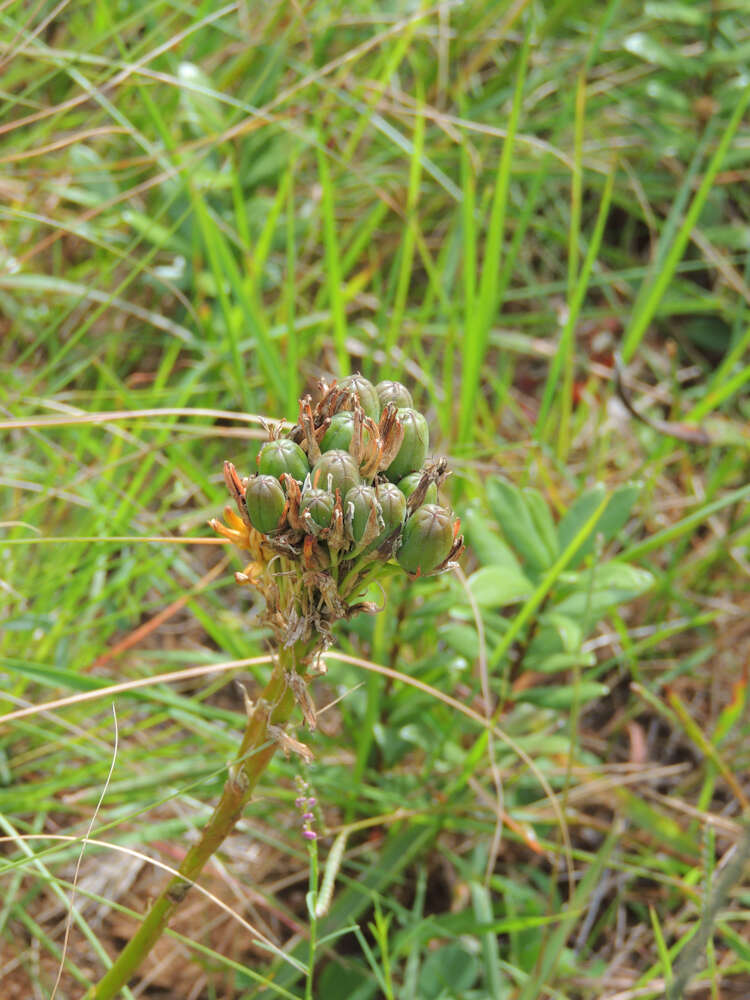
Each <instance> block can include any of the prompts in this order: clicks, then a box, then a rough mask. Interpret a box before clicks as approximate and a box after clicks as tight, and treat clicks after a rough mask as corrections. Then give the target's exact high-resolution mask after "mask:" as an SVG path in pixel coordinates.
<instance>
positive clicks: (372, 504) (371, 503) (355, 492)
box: [344, 483, 380, 545]
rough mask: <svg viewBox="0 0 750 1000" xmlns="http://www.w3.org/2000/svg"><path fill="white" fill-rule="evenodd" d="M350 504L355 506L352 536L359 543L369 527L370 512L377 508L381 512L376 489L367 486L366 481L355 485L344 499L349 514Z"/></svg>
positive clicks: (355, 542)
mask: <svg viewBox="0 0 750 1000" xmlns="http://www.w3.org/2000/svg"><path fill="white" fill-rule="evenodd" d="M349 504H351V505H352V508H353V513H352V522H351V528H352V537H353V538H354V544H355V545H359V543H360V542H361V541H362V538H363V537H364V534H365V531H366V529H367V524H368V522H369V520H370V512H371V511H372V510H373V508H375V510H376V511H377V512H378V514H379V513H380V510H379V505H378V501H377V497H376V495H375V490H374V489H373V488H372V486H366V485H365V484H364V483H360V484H359V486H353V487H352V488H351V489H350V490H349V492H348V493H347V494H346V498H345V500H344V510H345V511H346V512H347V514H349ZM370 537H372V536H370Z"/></svg>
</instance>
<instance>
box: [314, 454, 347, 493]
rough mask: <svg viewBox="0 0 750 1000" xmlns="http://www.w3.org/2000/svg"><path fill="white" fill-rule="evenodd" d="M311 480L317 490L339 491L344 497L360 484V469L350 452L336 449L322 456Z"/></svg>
mask: <svg viewBox="0 0 750 1000" xmlns="http://www.w3.org/2000/svg"><path fill="white" fill-rule="evenodd" d="M311 478H312V484H313V486H315V487H316V489H321V490H330V492H334V490H339V492H340V493H341V496H342V497H344V496H346V494H347V492H348V491H349V490H350V489H351V488H352V486H357V485H358V484H359V469H358V468H357V463H356V462H355V461H354V459H353V458H352V456H351V455H350V454H349V452H348V451H342V450H341V449H334V450H333V451H327V452H325V454H323V455H321V456H320V458H319V459H318V461H317V462H316V463H315V465H314V466H313V470H312V477H311Z"/></svg>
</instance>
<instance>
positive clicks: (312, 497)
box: [299, 487, 335, 528]
mask: <svg viewBox="0 0 750 1000" xmlns="http://www.w3.org/2000/svg"><path fill="white" fill-rule="evenodd" d="M334 504H335V500H334V498H333V496H332V495H331V494H330V493H329V492H328V491H327V490H317V489H315V488H314V487H311V488H310V489H306V490H304V491H303V492H302V500H301V501H300V507H299V509H300V514H304V513H305V511H308V512H309V514H310V517H311V518H312V519H313V521H315V523H316V524H317V525H318V527H319V528H327V527H328V525H329V524H330V523H331V518H332V517H333V508H334Z"/></svg>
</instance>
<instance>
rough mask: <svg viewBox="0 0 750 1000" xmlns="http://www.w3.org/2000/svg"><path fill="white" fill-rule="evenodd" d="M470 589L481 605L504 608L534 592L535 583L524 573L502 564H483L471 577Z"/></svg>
mask: <svg viewBox="0 0 750 1000" xmlns="http://www.w3.org/2000/svg"><path fill="white" fill-rule="evenodd" d="M468 582H469V590H470V591H471V593H472V594H473V596H474V599H475V601H476V602H477V604H478V605H479V606H480V607H486V608H498V607H499V608H502V607H505V606H507V605H508V604H516V603H517V602H518V601H520V600H523V599H524V598H526V597H528V596H529V595H530V594H531V593H533V590H534V587H533V584H532V583H531V582H530V581H529V580H527V579H526V577H525V576H524V575H523V574H522V573H517V572H516V571H515V570H511V569H503V568H501V567H500V566H483V567H482V568H481V569H478V570H477V571H476V572H475V573H472V574H471V576H470V577H469V581H468Z"/></svg>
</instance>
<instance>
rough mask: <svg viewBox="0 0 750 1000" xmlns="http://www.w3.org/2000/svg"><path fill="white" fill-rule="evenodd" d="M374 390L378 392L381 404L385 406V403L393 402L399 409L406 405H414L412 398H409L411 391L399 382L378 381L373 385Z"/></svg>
mask: <svg viewBox="0 0 750 1000" xmlns="http://www.w3.org/2000/svg"><path fill="white" fill-rule="evenodd" d="M375 392H377V394H378V399H379V400H380V405H381V406H385V404H386V403H395V404H396V406H397V407H398V408H399V409H400V410H401V409H403V408H404V407H406V406H408V407H413V406H414V400H413V399H412V398H411V393H410V392H409V390H408V389H407V388H406V386H405V385H401V383H400V382H391V381H385V382H378V384H377V385H376V386H375Z"/></svg>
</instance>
